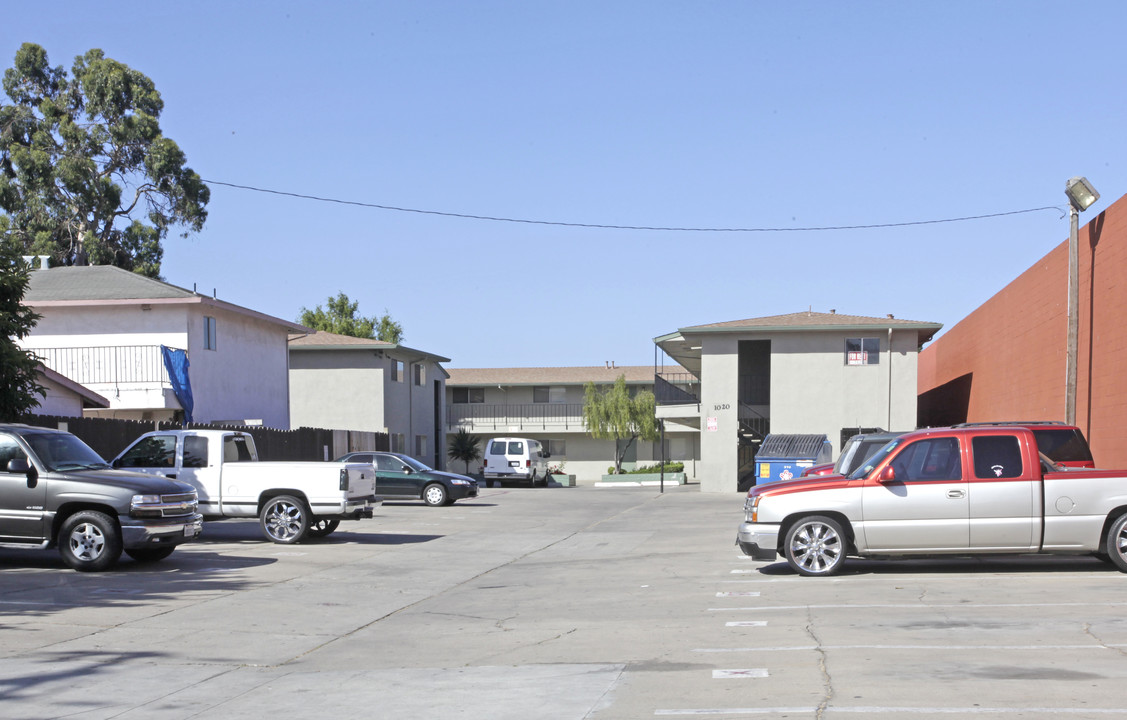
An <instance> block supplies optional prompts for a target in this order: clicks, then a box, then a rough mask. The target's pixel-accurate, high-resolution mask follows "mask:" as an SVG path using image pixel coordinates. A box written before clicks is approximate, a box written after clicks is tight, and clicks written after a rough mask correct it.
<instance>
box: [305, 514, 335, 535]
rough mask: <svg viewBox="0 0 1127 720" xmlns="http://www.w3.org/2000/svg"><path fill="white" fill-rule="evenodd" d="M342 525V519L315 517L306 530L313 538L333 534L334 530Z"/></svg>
mask: <svg viewBox="0 0 1127 720" xmlns="http://www.w3.org/2000/svg"><path fill="white" fill-rule="evenodd" d="M339 526H340V520H326V519H325V518H315V519H314V520H313V522H312V523H310V525H309V530H308V531H307V532H306V535H308V536H309V537H311V538H322V537H325V536H327V535H331V534H332V532H333V530H336V529H337V527H339Z"/></svg>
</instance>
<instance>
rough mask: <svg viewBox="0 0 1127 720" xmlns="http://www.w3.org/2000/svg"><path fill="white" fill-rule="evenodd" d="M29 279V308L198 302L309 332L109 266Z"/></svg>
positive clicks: (43, 273) (72, 269)
mask: <svg viewBox="0 0 1127 720" xmlns="http://www.w3.org/2000/svg"><path fill="white" fill-rule="evenodd" d="M29 278H30V279H29V282H28V288H27V292H25V293H24V297H23V302H24V304H25V305H28V306H31V307H49V306H52V305H53V306H86V305H135V304H145V303H152V304H186V303H198V304H201V305H207V306H210V307H215V308H222V309H224V310H228V311H230V312H233V313H238V314H240V315H245V316H250V317H253V318H256V319H258V320H260V321H262V322H265V323H269V324H271V325H280V326H282V327H283V328H285V329H286V330H288V331H289V332H306V331H308V330H309V328H307V327H305V326H304V325H299V324H298V323H295V322H290V321H289V320H283V319H282V318H277V317H273V316H271V315H267V314H265V313H260V312H258V311H257V310H251V309H250V308H245V307H242V306H241V305H236V304H234V303H229V302H226V301H224V300H219V299H217V298H214V297H209V296H207V295H201V294H200V293H197V292H193V291H192V290H185V289H184V288H182V287H177V286H175V285H171V284H169V283H166V282H163V281H161V280H153V279H152V278H148V277H145V276H144V275H138V274H137V273H135V272H130V271H128V270H122V269H121V268H119V267H113V266H112V265H83V266H80V267H53V268H49V269H47V270H42V269H41V270H35V271H33V272H32V273H31V274H30V276H29Z"/></svg>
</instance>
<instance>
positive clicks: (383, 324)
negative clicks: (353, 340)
mask: <svg viewBox="0 0 1127 720" xmlns="http://www.w3.org/2000/svg"><path fill="white" fill-rule="evenodd" d="M326 305H327V308H322V307H321V306H320V305H318V306H317V307H315V308H314V309H312V310H310V309H308V308H304V307H303V308H302V309H301V314H300V315H299V316H298V318H297V321H298V322H299V323H301V324H302V325H304V326H305V327H308V328H313V329H314V330H323V331H324V332H331V333H336V334H337V335H351V336H352V337H358V338H373V339H375V340H383V341H384V342H389V343H395V344H396V345H398V344H399V343H400V342H401V341H402V340H403V327H402V326H401V325H400V324H399V323H397V322H395V321H394V320H392V319H391V316H390V315H388V314H387V310H384V315H383V317H379V318H377V317H374V316H373V317H370V318H368V317H364V316H363V315H359V314H358V311H359V309H360V303H359V302H353V301H352V300H350V299H349V298H348V296H347V295H345V294H344V293H343V292H342V293H339V294H338V295H337V296H336V297H331V298H329V300H328V302H327V303H326Z"/></svg>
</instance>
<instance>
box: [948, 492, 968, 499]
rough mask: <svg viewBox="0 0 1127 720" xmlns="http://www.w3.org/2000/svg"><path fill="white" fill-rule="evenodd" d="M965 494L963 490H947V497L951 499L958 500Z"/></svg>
mask: <svg viewBox="0 0 1127 720" xmlns="http://www.w3.org/2000/svg"><path fill="white" fill-rule="evenodd" d="M966 495H967V494H966V493H965V492H963V491H962V490H948V491H947V497H949V498H951V499H952V500H958V499H959V498H962V497H966Z"/></svg>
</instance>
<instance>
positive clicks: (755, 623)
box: [724, 620, 767, 627]
mask: <svg viewBox="0 0 1127 720" xmlns="http://www.w3.org/2000/svg"><path fill="white" fill-rule="evenodd" d="M766 626H767V621H766V620H733V621H732V622H726V623H724V627H766Z"/></svg>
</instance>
